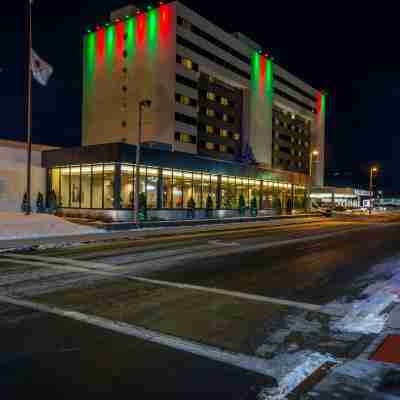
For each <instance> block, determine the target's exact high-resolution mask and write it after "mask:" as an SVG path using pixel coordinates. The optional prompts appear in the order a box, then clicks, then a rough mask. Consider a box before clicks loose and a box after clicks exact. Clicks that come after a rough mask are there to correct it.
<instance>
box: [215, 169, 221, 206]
mask: <svg viewBox="0 0 400 400" xmlns="http://www.w3.org/2000/svg"><path fill="white" fill-rule="evenodd" d="M221 187H222V175H218V184H217V204H216V207H215V209H216V210H220V209H221V200H222V199H221V197H222V196H221Z"/></svg>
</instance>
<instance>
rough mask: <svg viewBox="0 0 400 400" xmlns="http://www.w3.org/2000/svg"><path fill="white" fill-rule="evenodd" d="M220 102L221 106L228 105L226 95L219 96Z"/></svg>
mask: <svg viewBox="0 0 400 400" xmlns="http://www.w3.org/2000/svg"><path fill="white" fill-rule="evenodd" d="M221 104H222V105H223V106H229V100H228V99H227V98H226V97H221Z"/></svg>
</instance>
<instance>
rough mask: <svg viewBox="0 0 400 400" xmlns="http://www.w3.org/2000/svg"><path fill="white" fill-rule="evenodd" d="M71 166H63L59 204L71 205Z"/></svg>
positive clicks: (62, 205)
mask: <svg viewBox="0 0 400 400" xmlns="http://www.w3.org/2000/svg"><path fill="white" fill-rule="evenodd" d="M70 178H71V176H70V168H69V167H68V168H61V187H60V189H61V191H60V198H59V202H58V203H59V205H60V206H61V207H70V206H71V204H70V193H71V180H70Z"/></svg>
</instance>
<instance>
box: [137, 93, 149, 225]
mask: <svg viewBox="0 0 400 400" xmlns="http://www.w3.org/2000/svg"><path fill="white" fill-rule="evenodd" d="M150 107H151V100H142V101H140V102H139V114H138V117H139V126H138V142H137V144H136V167H135V224H136V226H137V227H139V222H140V221H139V206H140V204H139V185H140V168H139V165H140V150H141V144H142V136H143V110H144V109H145V108H150Z"/></svg>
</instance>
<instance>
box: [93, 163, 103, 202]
mask: <svg viewBox="0 0 400 400" xmlns="http://www.w3.org/2000/svg"><path fill="white" fill-rule="evenodd" d="M92 174H93V178H92V179H93V182H92V207H93V208H103V166H102V165H94V166H93V168H92Z"/></svg>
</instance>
